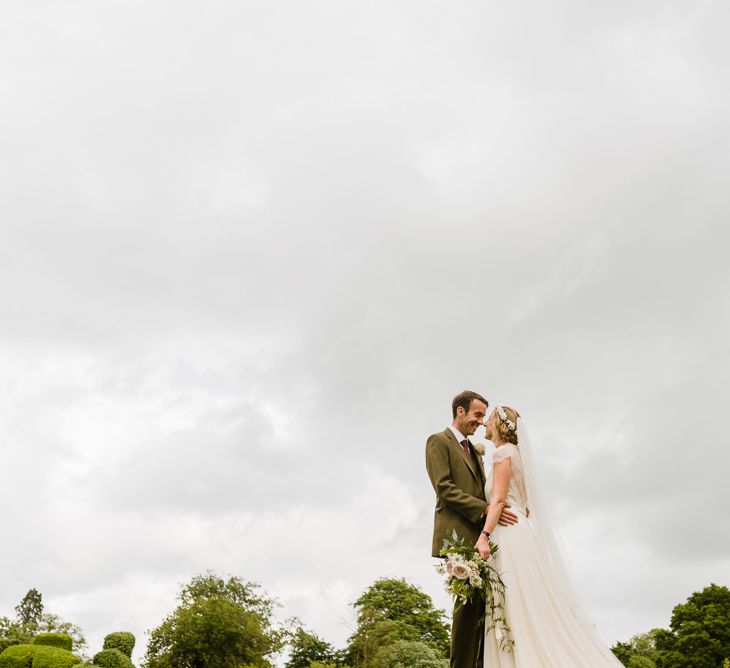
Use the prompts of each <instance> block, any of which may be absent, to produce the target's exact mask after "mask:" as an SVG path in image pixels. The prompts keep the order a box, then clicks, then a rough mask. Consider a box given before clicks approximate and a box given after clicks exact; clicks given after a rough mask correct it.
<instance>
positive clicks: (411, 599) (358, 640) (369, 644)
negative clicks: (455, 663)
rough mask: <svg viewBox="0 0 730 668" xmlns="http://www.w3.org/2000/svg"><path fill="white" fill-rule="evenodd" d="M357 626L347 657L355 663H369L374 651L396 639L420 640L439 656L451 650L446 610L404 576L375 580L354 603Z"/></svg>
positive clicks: (404, 640)
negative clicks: (435, 603)
mask: <svg viewBox="0 0 730 668" xmlns="http://www.w3.org/2000/svg"><path fill="white" fill-rule="evenodd" d="M353 605H354V608H355V610H356V612H357V629H356V630H355V633H353V635H352V636H351V637H350V641H349V646H348V648H347V658H348V660H349V662H350V663H351V664H353V665H354V666H358V667H359V666H369V665H371V664H372V661H373V660H374V657H375V654H376V653H377V652H378V651H379V650H380V649H381V648H382V647H384V646H387V645H389V644H392V643H395V642H421V643H424V644H425V645H427V646H429V647H431V648H432V649H434V650H435V652H436V655H437V656H440V657H445V656H448V653H449V629H448V626H447V625H446V623H445V622H444V618H445V613H444V611H443V610H438V609H436V608H434V606H433V601H432V600H431V597H430V596H429V595H428V594H425V593H424V592H422V591H421V590H420V589H419V588H418V587H416V586H414V585H412V584H409V583H408V582H406V581H405V580H404V579H388V578H381V579H379V580H376V581H375V582H374V583H373V584H372V585H371V586H370V587H369V588H368V589H367V590H366V591H365V592H364V593H363V594H362V596H360V598H358V599H357V601H355V603H354V604H353Z"/></svg>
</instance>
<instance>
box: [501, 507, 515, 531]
mask: <svg viewBox="0 0 730 668" xmlns="http://www.w3.org/2000/svg"><path fill="white" fill-rule="evenodd" d="M517 521H518V520H517V515H515V514H514V513H513V512H512V511H511V510H509V506H505V507H504V509H503V510H502V514H501V515H500V516H499V524H501V525H502V526H503V527H508V526H509V525H510V524H517Z"/></svg>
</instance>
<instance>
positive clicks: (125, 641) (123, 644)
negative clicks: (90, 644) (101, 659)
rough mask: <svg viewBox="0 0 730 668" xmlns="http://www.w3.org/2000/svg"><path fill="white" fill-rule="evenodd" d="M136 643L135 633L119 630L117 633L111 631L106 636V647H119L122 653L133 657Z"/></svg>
mask: <svg viewBox="0 0 730 668" xmlns="http://www.w3.org/2000/svg"><path fill="white" fill-rule="evenodd" d="M134 643H135V637H134V634H133V633H129V632H127V631H117V632H116V633H110V634H109V635H108V636H106V638H104V649H118V650H119V651H120V652H121V653H122V654H126V655H127V656H128V657H129V658H130V659H131V658H132V650H133V649H134Z"/></svg>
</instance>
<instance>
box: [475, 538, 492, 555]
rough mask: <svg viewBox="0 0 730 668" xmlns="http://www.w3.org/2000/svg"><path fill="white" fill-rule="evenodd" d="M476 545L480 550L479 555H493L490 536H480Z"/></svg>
mask: <svg viewBox="0 0 730 668" xmlns="http://www.w3.org/2000/svg"><path fill="white" fill-rule="evenodd" d="M474 547H476V549H477V551H478V552H479V556H480V557H481V558H482V559H489V557H490V556H491V555H492V551H491V550H490V549H489V538H487V537H486V536H485V535H484V534H481V535H480V536H479V540H478V541H477V544H476V545H475V546H474Z"/></svg>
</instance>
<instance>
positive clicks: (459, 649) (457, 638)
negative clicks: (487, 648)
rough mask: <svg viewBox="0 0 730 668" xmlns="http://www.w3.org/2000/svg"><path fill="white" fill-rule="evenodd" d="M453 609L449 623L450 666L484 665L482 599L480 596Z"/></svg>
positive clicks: (471, 667) (464, 667)
mask: <svg viewBox="0 0 730 668" xmlns="http://www.w3.org/2000/svg"><path fill="white" fill-rule="evenodd" d="M474 598H475V599H476V600H474V601H472V602H471V603H464V604H462V605H461V606H460V607H459V608H458V610H457V609H454V616H453V622H452V624H451V664H450V665H451V668H483V667H484V620H483V619H482V617H483V616H484V601H483V600H482V598H481V596H475V597H474ZM479 620H481V621H479Z"/></svg>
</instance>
